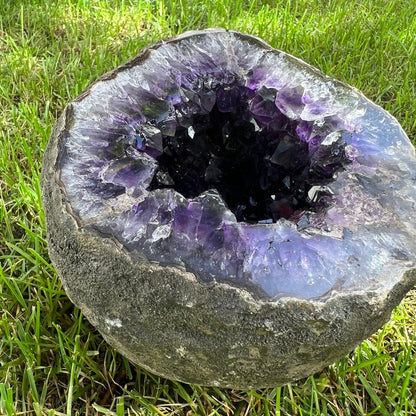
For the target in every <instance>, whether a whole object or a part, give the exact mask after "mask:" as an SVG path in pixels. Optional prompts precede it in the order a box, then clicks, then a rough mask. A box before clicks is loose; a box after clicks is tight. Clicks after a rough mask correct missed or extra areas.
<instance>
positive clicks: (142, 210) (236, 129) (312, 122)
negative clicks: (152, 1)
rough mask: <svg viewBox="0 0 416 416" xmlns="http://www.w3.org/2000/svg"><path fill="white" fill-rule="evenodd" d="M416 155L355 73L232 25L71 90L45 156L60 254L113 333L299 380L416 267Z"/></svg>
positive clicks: (136, 347)
mask: <svg viewBox="0 0 416 416" xmlns="http://www.w3.org/2000/svg"><path fill="white" fill-rule="evenodd" d="M415 172H416V158H415V151H414V148H413V146H412V144H411V143H410V141H409V139H408V138H407V137H406V135H405V133H404V132H403V130H402V129H401V127H400V126H399V124H398V123H397V121H396V120H395V119H394V118H393V117H392V116H390V115H389V114H388V113H387V112H385V111H384V110H382V109H381V108H380V107H378V106H376V105H375V104H373V103H372V102H371V101H369V100H368V99H366V98H365V97H364V96H363V95H362V94H361V93H360V92H358V91H357V90H355V89H353V88H352V87H350V86H347V85H345V84H342V83H340V82H338V81H335V80H333V79H331V78H328V77H326V76H325V75H323V74H322V73H320V72H319V71H318V70H316V69H314V68H312V67H311V66H309V65H307V64H305V63H304V62H302V61H300V60H298V59H296V58H294V57H292V56H290V55H287V54H285V53H283V52H281V51H278V50H275V49H273V48H271V47H270V46H268V45H267V44H265V43H264V42H263V41H261V40H260V39H257V38H254V37H252V36H249V35H244V34H241V33H238V32H233V31H226V30H222V29H208V30H205V31H196V32H188V33H185V34H183V35H181V36H178V37H176V38H172V39H168V40H165V41H160V42H158V43H156V44H154V45H152V46H150V47H148V48H146V49H145V50H143V51H142V52H141V53H140V54H139V55H138V56H137V57H136V58H134V59H133V60H132V61H130V62H128V63H127V64H125V65H123V66H121V67H119V68H117V69H115V70H114V71H112V72H110V73H109V74H106V75H104V76H103V77H102V78H100V79H99V80H98V81H97V82H95V83H94V84H93V85H92V86H91V87H90V88H89V89H88V90H87V91H86V92H84V93H83V94H81V95H80V96H79V97H78V98H77V99H75V100H74V101H73V102H71V103H70V104H69V105H68V106H67V107H66V109H65V111H64V113H63V115H62V116H61V118H60V119H59V120H58V122H57V124H56V126H55V129H54V132H53V134H52V137H51V140H50V143H49V146H48V148H47V150H46V154H45V159H44V168H43V176H42V187H43V200H44V205H45V211H46V218H47V224H48V241H49V249H50V254H51V258H52V260H53V262H54V264H55V266H56V268H57V270H58V272H59V274H60V275H61V277H62V279H63V282H64V285H65V288H66V290H67V292H68V294H69V296H70V297H71V299H72V300H73V301H74V303H75V304H77V305H78V306H79V307H80V308H81V309H82V311H83V312H84V314H85V315H86V317H87V318H88V319H89V320H90V321H91V322H92V323H93V324H94V325H95V326H96V327H97V328H98V329H99V330H100V331H101V333H102V334H103V336H104V337H105V338H106V339H107V340H108V342H109V343H110V344H112V345H114V346H115V347H116V348H118V349H119V350H120V351H121V352H123V353H124V354H125V355H126V356H127V357H128V358H130V359H131V360H132V361H133V362H135V363H138V364H140V365H143V366H145V367H146V368H148V369H150V370H152V371H154V372H156V373H158V374H162V375H164V376H166V377H169V378H175V379H180V380H183V381H186V382H192V383H199V384H206V385H219V386H224V387H241V388H242V387H244V388H248V387H250V388H251V387H264V386H275V385H279V384H283V383H287V382H289V381H292V380H294V379H297V378H300V377H303V376H306V375H309V374H311V373H313V372H314V371H317V370H319V369H321V368H322V367H324V366H326V365H328V364H330V363H332V362H334V361H336V360H337V359H339V358H340V357H342V356H343V355H344V354H346V353H347V352H348V351H350V350H351V349H352V348H354V346H355V345H357V343H359V342H360V341H361V340H362V339H364V338H365V337H367V336H369V335H371V334H372V333H373V332H374V331H376V330H377V328H379V327H380V326H381V325H382V324H383V323H384V322H385V321H386V320H387V319H388V317H389V314H390V312H391V310H392V309H393V307H394V306H396V305H397V304H398V303H399V302H400V300H401V299H402V297H403V296H404V295H405V293H406V292H407V291H408V290H409V289H410V288H411V287H412V285H413V284H414V283H415V282H416V273H415V260H416V256H415V253H416V238H415V237H416V228H415V224H416V214H415V212H416V210H415V202H416V191H415V183H416V173H415Z"/></svg>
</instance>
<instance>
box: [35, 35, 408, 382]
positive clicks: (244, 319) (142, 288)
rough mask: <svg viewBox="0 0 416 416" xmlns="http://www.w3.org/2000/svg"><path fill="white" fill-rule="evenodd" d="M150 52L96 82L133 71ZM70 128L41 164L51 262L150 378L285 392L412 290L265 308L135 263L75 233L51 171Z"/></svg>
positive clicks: (95, 238)
mask: <svg viewBox="0 0 416 416" xmlns="http://www.w3.org/2000/svg"><path fill="white" fill-rule="evenodd" d="M192 33H194V32H191V34H192ZM186 36H190V34H187V35H186ZM153 47H157V44H156V45H155V46H153ZM151 48H152V47H150V48H147V49H145V50H143V52H141V53H140V54H139V55H138V56H137V57H136V58H135V59H133V60H132V61H130V62H129V63H127V64H126V65H124V66H122V67H119V68H117V69H116V70H114V71H112V72H110V73H108V74H106V75H104V76H103V77H101V78H100V79H99V80H98V81H97V82H100V81H103V80H108V79H112V78H114V77H115V76H116V75H117V73H118V72H120V71H123V70H124V69H125V68H128V67H129V66H134V65H136V64H137V63H138V62H141V60H143V59H145V58H146V56H147V53H149V51H150V50H151ZM89 91H90V89H88V90H87V91H86V92H85V93H83V94H81V96H79V97H78V98H77V99H76V100H74V101H80V100H82V99H83V98H84V97H85V96H87V95H88V94H89ZM71 121H72V105H71V104H69V105H68V106H67V107H66V109H65V110H64V112H63V114H62V115H61V117H60V118H59V120H58V121H57V123H56V125H55V127H54V130H53V133H52V136H51V139H50V141H49V144H48V147H47V149H46V152H45V156H44V163H43V169H42V199H43V203H44V210H45V215H46V222H47V240H48V245H49V253H50V257H51V260H52V262H53V264H54V266H55V267H56V270H57V272H58V274H59V276H60V277H61V279H62V281H63V284H64V287H65V290H66V291H67V293H68V295H69V297H70V299H71V300H72V301H73V302H74V303H75V304H76V305H77V306H78V307H79V308H80V309H81V310H82V312H83V313H84V315H85V316H86V317H87V319H88V320H89V321H90V322H91V323H92V325H94V326H95V327H96V328H97V329H98V330H99V331H100V333H101V334H102V335H103V337H104V338H105V339H106V340H107V342H108V343H109V344H111V345H112V346H113V347H115V348H117V349H118V350H119V351H120V352H121V353H122V354H124V355H125V356H126V357H127V358H128V359H130V360H131V361H132V362H134V363H136V364H138V365H140V366H143V367H145V368H146V369H148V370H150V371H151V372H154V373H156V374H159V375H161V376H163V377H166V378H170V379H176V380H181V381H183V382H186V383H195V384H200V385H208V386H221V387H227V388H240V389H249V388H262V387H276V386H279V385H283V384H286V383H288V382H291V381H294V380H297V379H299V378H302V377H305V376H308V375H310V374H313V373H314V372H317V371H319V370H321V369H323V368H324V367H326V366H327V365H329V364H331V363H334V362H335V361H337V360H339V359H340V358H342V357H343V356H345V354H347V353H348V352H350V351H351V350H352V349H353V348H354V347H355V346H356V345H358V344H359V343H360V342H361V341H362V340H363V339H365V338H367V337H368V336H370V335H371V334H373V333H374V332H376V331H377V329H378V328H380V327H381V326H382V325H383V324H384V323H385V322H386V321H387V320H388V319H389V317H390V314H391V311H392V310H393V308H394V307H396V306H397V305H398V304H399V302H400V301H401V300H402V298H403V297H404V296H405V295H406V293H407V292H408V291H409V290H410V289H411V288H412V287H413V286H414V284H415V283H416V270H415V269H411V270H407V271H403V272H402V273H401V274H400V275H399V274H398V275H396V276H385V278H386V280H388V281H390V282H392V284H391V285H381V286H380V288H378V289H374V290H368V291H365V290H355V291H354V290H350V291H345V292H337V291H336V290H333V291H331V293H330V294H329V295H328V296H327V297H325V299H309V300H303V299H297V298H289V297H282V298H279V299H277V300H267V301H266V300H259V299H255V298H254V297H253V295H252V294H251V293H250V292H249V291H247V290H244V289H242V288H238V287H233V286H230V285H228V284H226V283H218V282H214V283H211V284H204V283H202V282H200V281H198V280H197V279H196V277H195V276H194V275H193V274H192V273H189V272H185V271H183V270H181V269H179V268H174V267H162V266H160V265H157V264H155V263H149V262H147V263H145V262H141V263H140V262H138V261H134V260H132V256H130V254H129V253H128V252H126V251H125V250H124V249H123V247H122V246H121V245H120V243H118V242H117V241H116V240H115V239H113V238H111V237H106V236H103V235H98V234H96V233H95V232H94V231H91V230H89V229H87V228H85V227H83V226H82V225H81V224H79V223H78V222H77V219H76V216H74V215H72V212H71V206H70V204H69V201H68V198H67V196H66V194H65V190H64V189H65V187H64V185H63V184H62V183H60V179H59V173H58V167H57V163H58V153H59V149H60V148H61V147H62V140H63V139H64V138H65V137H66V135H67V134H68V130H69V128H70V126H71ZM395 282H396V283H395Z"/></svg>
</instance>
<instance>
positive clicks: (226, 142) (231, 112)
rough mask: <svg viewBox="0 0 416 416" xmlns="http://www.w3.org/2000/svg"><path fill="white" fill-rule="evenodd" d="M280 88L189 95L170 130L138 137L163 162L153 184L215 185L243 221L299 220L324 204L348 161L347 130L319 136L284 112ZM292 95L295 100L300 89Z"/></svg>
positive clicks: (179, 187) (183, 189)
mask: <svg viewBox="0 0 416 416" xmlns="http://www.w3.org/2000/svg"><path fill="white" fill-rule="evenodd" d="M204 84H206V82H205V83H203V85H204ZM276 94H277V90H276V89H273V88H266V87H262V88H261V89H259V90H252V89H250V88H248V87H246V86H244V85H241V84H240V83H239V82H234V83H233V84H227V85H225V86H224V85H221V84H218V85H217V86H215V87H211V88H206V87H205V88H204V87H200V88H199V90H197V91H196V92H195V91H194V92H193V94H188V95H187V97H186V99H185V98H184V97H182V99H181V100H179V101H177V102H176V103H175V104H174V105H173V107H174V114H175V122H174V124H175V125H174V128H173V129H172V128H171V129H170V130H169V132H168V134H163V131H164V128H163V123H165V125H166V120H164V121H162V122H160V123H159V124H158V125H155V127H157V128H156V130H152V128H150V129H148V131H147V132H145V133H144V135H142V136H141V138H140V139H139V142H138V147H139V148H141V149H142V150H144V151H146V152H147V153H149V154H150V155H152V156H154V157H155V159H156V160H157V162H158V168H157V171H156V172H155V175H154V177H153V179H152V181H151V183H150V186H149V189H150V190H153V189H160V188H173V189H175V190H176V191H178V192H179V193H181V194H182V195H183V196H184V197H186V198H194V197H196V196H198V195H199V194H201V193H202V192H204V191H206V190H208V189H213V188H214V189H216V190H217V191H218V192H219V194H220V195H221V196H222V198H223V200H224V202H225V203H226V205H227V206H228V208H229V209H230V210H231V211H232V212H233V213H234V214H235V216H236V218H237V221H244V222H248V223H269V222H276V221H277V220H279V219H280V218H286V219H289V220H293V221H297V220H298V219H299V215H300V213H302V212H303V211H317V210H319V209H322V207H324V206H325V198H324V197H325V195H327V194H328V187H327V186H326V185H328V184H329V183H330V182H332V181H333V180H335V178H336V173H337V172H338V171H340V170H342V169H343V167H344V166H345V164H346V163H348V162H349V160H348V158H347V157H346V155H345V142H344V140H343V139H342V134H341V132H339V131H335V130H334V129H333V128H332V127H331V126H327V127H326V128H321V129H320V134H315V135H314V134H313V130H314V126H313V123H312V122H308V121H304V120H301V119H299V118H293V119H292V118H289V117H287V116H286V115H284V114H283V113H282V112H281V111H280V110H279V108H278V105H277V104H276ZM280 99H281V97H280ZM287 100H288V105H293V102H296V101H297V100H298V101H300V100H301V95H299V96H296V94H291V95H290V96H289V97H288V98H287ZM280 105H281V103H280ZM283 105H285V104H284V103H283ZM195 109H196V110H195ZM149 131H150V134H149ZM155 131H156V132H157V133H156V134H155ZM165 131H166V129H165ZM159 132H162V133H159ZM172 132H174V133H172ZM152 135H153V136H152ZM155 141H158V146H154V143H155ZM152 143H153V145H152ZM155 147H158V148H159V149H158V151H156V153H155Z"/></svg>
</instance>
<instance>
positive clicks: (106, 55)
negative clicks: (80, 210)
mask: <svg viewBox="0 0 416 416" xmlns="http://www.w3.org/2000/svg"><path fill="white" fill-rule="evenodd" d="M213 26H216V27H225V28H230V29H236V30H239V31H243V32H248V33H251V34H253V35H256V36H259V37H262V38H263V39H265V40H266V41H267V42H269V43H271V44H272V45H273V46H274V47H276V48H279V49H282V50H285V51H286V52H289V53H291V54H293V55H296V56H298V57H300V58H301V59H303V60H305V61H307V62H309V63H310V64H312V65H314V66H316V67H318V68H319V69H321V70H322V71H323V72H325V73H327V74H328V75H330V76H333V77H336V78H338V79H340V80H342V81H344V82H347V83H349V84H351V85H354V86H356V87H357V88H359V89H361V90H362V91H363V92H364V93H365V94H366V95H367V96H368V97H369V98H371V99H372V100H374V101H375V102H376V103H378V104H380V105H382V106H383V107H384V108H386V109H387V110H389V111H390V112H391V113H392V114H393V115H394V116H395V117H397V118H398V120H399V122H400V123H401V124H402V126H403V127H404V129H405V131H406V132H407V133H408V135H409V137H410V138H411V139H412V140H414V139H415V133H416V117H415V115H416V100H415V81H416V50H415V48H416V5H415V3H414V1H413V0H391V1H388V0H361V1H350V0H337V1H331V0H315V1H307V0H298V1H295V0H292V1H282V0H281V1H279V0H278V1H271V0H246V1H242V0H210V1H208V0H194V1H192V0H136V1H134V0H125V1H122V0H78V1H76V0H73V1H71V0H62V1H60V2H56V1H52V0H49V1H47V0H13V1H12V0H0V126H1V127H0V308H1V309H0V414H5V415H14V414H16V415H17V414H24V415H26V414H27V415H33V414H35V415H54V414H55V415H62V414H79V415H84V414H89V415H93V414H94V415H95V414H97V415H101V414H108V415H117V416H121V415H125V414H126V415H127V414H130V415H150V414H172V415H190V414H197V415H337V416H339V415H354V416H355V415H416V404H415V399H414V397H415V395H416V368H415V367H416V351H415V314H416V312H415V310H416V309H415V306H416V301H415V294H414V293H411V294H410V295H409V296H408V298H407V299H406V300H405V301H404V302H403V303H402V304H401V305H400V306H399V307H398V308H397V309H396V310H395V312H394V314H393V316H392V320H391V321H390V322H389V323H388V324H386V325H385V326H384V328H383V329H381V330H380V331H379V333H377V334H375V335H374V336H373V337H371V338H370V339H369V340H367V341H365V342H364V343H362V344H361V345H360V346H359V347H358V348H357V349H356V350H355V351H354V352H353V353H351V354H350V355H349V356H347V357H345V358H344V359H343V360H341V361H340V362H338V363H336V364H334V365H333V366H331V367H328V368H327V369H325V370H324V371H322V372H321V373H320V374H316V375H315V376H312V377H309V378H307V379H305V380H301V381H299V382H296V383H292V384H291V385H287V386H284V387H279V388H275V389H265V390H261V391H233V390H221V389H216V388H203V387H198V386H188V385H185V384H181V383H178V382H174V381H168V380H164V379H161V378H159V377H156V376H154V375H152V374H149V373H147V372H146V371H144V370H142V369H140V368H138V367H135V366H133V365H132V364H130V363H129V362H128V361H127V360H126V359H124V358H123V357H122V356H120V355H119V354H118V353H117V352H116V351H114V350H113V349H112V348H110V347H109V346H108V345H107V344H106V343H105V342H104V341H103V340H102V338H101V336H100V335H99V334H98V333H97V332H96V331H95V330H94V329H93V328H92V327H91V326H90V325H89V324H88V322H87V321H86V320H85V319H83V317H82V315H81V313H80V312H79V310H77V309H76V308H74V307H73V305H72V304H71V302H70V301H69V300H68V298H67V296H66V295H65V293H64V291H63V289H62V286H61V284H60V281H59V279H58V278H57V275H56V273H55V271H54V269H53V267H52V266H51V265H50V261H49V258H48V254H47V247H46V242H45V222H44V217H43V212H42V206H41V200H40V186H39V179H40V169H41V160H42V154H43V151H44V148H45V146H46V143H47V140H48V138H49V135H50V133H51V128H52V126H53V124H54V121H55V120H56V118H57V116H58V115H59V113H60V112H61V111H62V109H63V107H64V106H65V104H66V103H67V102H68V101H69V100H70V99H72V98H75V97H76V96H77V95H78V94H79V93H81V92H82V91H83V90H84V89H85V88H86V87H87V86H88V85H89V84H90V83H91V82H92V81H94V80H95V79H96V78H97V77H98V76H100V75H102V74H103V73H105V72H107V71H109V70H111V69H113V68H114V67H116V66H117V65H119V64H121V63H122V62H125V61H126V60H127V59H129V58H131V57H133V56H134V55H135V54H136V53H137V52H138V51H139V50H140V49H141V48H142V47H143V46H145V45H148V44H150V43H151V42H153V41H156V40H157V39H160V38H162V37H167V36H173V35H176V34H177V33H180V32H183V31H185V30H190V29H199V28H205V27H213Z"/></svg>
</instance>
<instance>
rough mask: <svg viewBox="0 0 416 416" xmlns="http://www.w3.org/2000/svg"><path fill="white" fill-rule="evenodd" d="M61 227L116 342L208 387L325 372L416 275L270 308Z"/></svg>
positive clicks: (63, 244)
mask: <svg viewBox="0 0 416 416" xmlns="http://www.w3.org/2000/svg"><path fill="white" fill-rule="evenodd" d="M51 226H52V227H54V229H56V230H57V233H56V234H55V236H54V237H52V238H51V239H50V243H49V247H50V254H51V258H52V259H53V261H54V264H55V266H56V268H57V270H58V272H59V274H60V276H61V277H62V279H63V281H64V284H65V289H66V291H67V293H68V295H69V296H70V298H71V300H72V301H73V302H74V303H75V304H77V305H78V306H79V307H80V308H81V309H82V311H83V312H84V314H85V316H86V317H87V318H88V320H89V321H90V322H91V323H92V324H93V325H94V326H95V327H96V328H97V329H98V330H99V331H100V332H101V334H102V335H103V336H104V338H105V339H106V340H107V342H109V344H110V345H112V346H113V347H115V348H117V349H118V350H119V351H120V352H121V353H122V354H123V355H125V356H126V357H127V358H128V359H129V360H131V361H132V362H133V363H136V364H138V365H140V366H143V367H145V368H146V369H148V370H150V371H152V372H153V373H155V374H158V375H161V376H163V377H166V378H169V379H175V380H180V381H183V382H186V383H195V384H200V385H207V386H220V387H226V388H239V389H248V388H262V387H276V386H279V385H283V384H286V383H288V382H291V381H294V380H297V379H299V378H303V377H306V376H309V375H310V374H313V373H314V372H317V371H319V370H321V369H323V368H324V367H325V366H327V365H329V364H332V363H334V362H335V361H337V360H339V359H340V358H342V357H343V356H345V354H347V353H348V352H349V351H351V350H352V349H353V348H354V347H355V346H356V345H357V344H358V343H359V342H361V341H362V340H363V339H365V338H366V337H368V336H370V335H371V334H372V333H374V332H375V331H377V329H378V328H379V327H380V326H381V325H383V324H384V323H385V322H386V321H387V320H388V319H389V316H390V313H391V311H392V309H393V307H395V306H396V305H397V304H398V303H399V302H400V300H401V299H402V297H403V296H404V295H405V293H406V292H407V291H408V290H409V289H410V288H411V287H412V284H413V283H412V282H414V279H415V277H416V276H415V273H414V272H413V273H409V272H408V273H407V275H406V276H405V277H404V278H402V283H400V284H397V285H396V286H395V287H394V288H393V289H392V290H385V291H378V292H372V291H369V292H366V291H360V292H350V293H343V294H338V295H335V296H333V297H332V298H331V299H330V300H328V301H326V302H313V301H310V300H301V299H294V298H287V299H280V300H279V301H278V302H260V301H257V300H254V299H253V298H252V296H251V295H250V294H249V293H248V292H246V291H244V290H240V289H237V288H233V287H230V286H229V285H226V284H215V285H205V284H201V283H200V282H198V281H197V280H196V278H195V277H194V276H193V275H191V274H189V273H186V272H183V271H181V270H178V269H175V268H170V267H166V268H164V267H160V266H157V265H153V266H150V267H149V266H148V265H145V264H137V263H133V262H132V261H131V260H130V259H129V258H128V256H127V255H126V254H124V253H123V252H122V251H120V248H119V247H117V245H116V244H115V243H114V242H113V241H111V240H103V239H102V238H100V237H96V236H92V235H89V234H85V233H82V232H80V231H79V229H78V228H77V226H76V224H75V223H74V222H73V220H72V219H70V218H68V217H66V218H64V219H63V218H62V215H55V216H54V217H53V220H52V224H51ZM59 230H61V231H59ZM62 230H65V231H62ZM97 265H99V269H98V268H97Z"/></svg>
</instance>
